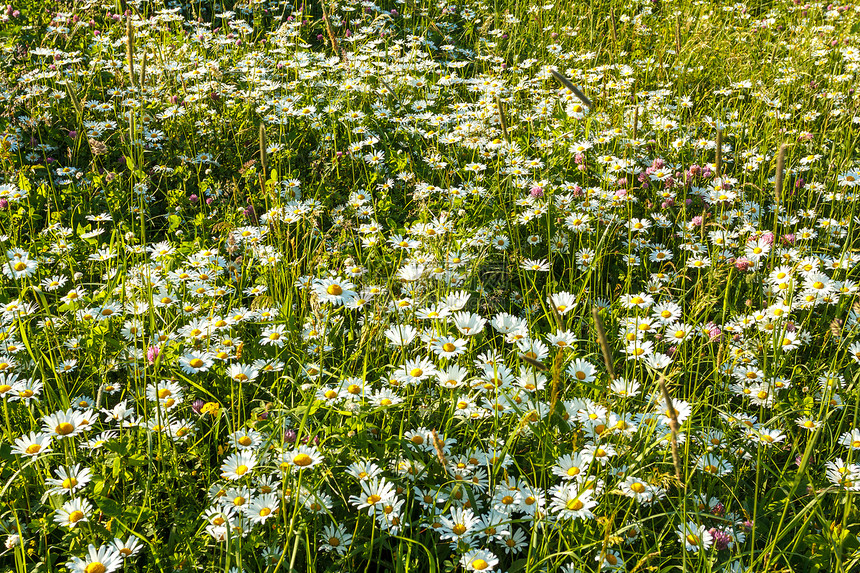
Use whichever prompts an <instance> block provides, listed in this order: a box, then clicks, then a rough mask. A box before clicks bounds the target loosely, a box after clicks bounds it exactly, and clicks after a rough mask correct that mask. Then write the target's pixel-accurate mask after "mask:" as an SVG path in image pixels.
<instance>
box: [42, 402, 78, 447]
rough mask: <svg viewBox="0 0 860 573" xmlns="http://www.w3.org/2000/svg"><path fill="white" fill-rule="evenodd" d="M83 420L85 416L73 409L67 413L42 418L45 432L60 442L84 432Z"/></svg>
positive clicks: (57, 413) (56, 413) (55, 413)
mask: <svg viewBox="0 0 860 573" xmlns="http://www.w3.org/2000/svg"><path fill="white" fill-rule="evenodd" d="M83 419H84V416H83V414H82V413H81V412H78V411H76V410H74V409H72V408H69V409H68V410H66V411H65V412H54V413H53V414H48V415H47V416H45V417H43V418H42V424H43V430H44V432H45V433H47V434H49V435H51V436H52V437H55V438H57V439H60V440H62V439H63V438H71V437H74V436H77V435H78V434H80V433H81V432H82V431H83V430H84V426H83V425H82V422H83Z"/></svg>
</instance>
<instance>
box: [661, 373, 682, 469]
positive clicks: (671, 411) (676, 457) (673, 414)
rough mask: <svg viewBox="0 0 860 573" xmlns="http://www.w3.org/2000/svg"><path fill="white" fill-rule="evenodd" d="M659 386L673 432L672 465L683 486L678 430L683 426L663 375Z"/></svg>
mask: <svg viewBox="0 0 860 573" xmlns="http://www.w3.org/2000/svg"><path fill="white" fill-rule="evenodd" d="M658 384H659V385H660V392H661V393H662V394H663V401H664V402H666V413H667V414H668V415H669V429H670V430H671V431H672V437H671V443H672V464H673V465H674V466H675V477H676V478H677V479H678V483H680V484H683V483H684V480H683V478H682V477H681V456H680V454H679V453H678V430H680V429H681V425H680V424H678V411H677V410H675V406H674V405H673V404H672V397H671V396H670V395H669V390H668V389H667V388H666V379H665V378H663V375H662V374H661V375H660V380H659V381H658Z"/></svg>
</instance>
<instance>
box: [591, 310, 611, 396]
mask: <svg viewBox="0 0 860 573" xmlns="http://www.w3.org/2000/svg"><path fill="white" fill-rule="evenodd" d="M591 316H592V317H594V327H595V329H596V330H597V342H598V343H600V352H601V353H603V363H604V364H606V371H607V372H608V373H609V379H610V380H611V381H613V382H615V368H614V367H613V366H612V354H611V351H610V350H609V340H607V338H606V331H605V330H603V321H602V320H601V319H600V311H599V310H598V309H597V307H593V308H592V309H591Z"/></svg>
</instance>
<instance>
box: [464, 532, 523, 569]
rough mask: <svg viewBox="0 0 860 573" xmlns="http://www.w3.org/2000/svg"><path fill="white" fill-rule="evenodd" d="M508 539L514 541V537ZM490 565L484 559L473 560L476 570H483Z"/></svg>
mask: <svg viewBox="0 0 860 573" xmlns="http://www.w3.org/2000/svg"><path fill="white" fill-rule="evenodd" d="M508 541H513V539H509V540H508ZM489 566H490V564H489V563H487V562H486V561H484V560H483V559H475V560H474V561H472V569H474V570H475V571H483V570H484V569H486V568H487V567H489Z"/></svg>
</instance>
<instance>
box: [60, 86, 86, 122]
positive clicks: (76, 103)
mask: <svg viewBox="0 0 860 573" xmlns="http://www.w3.org/2000/svg"><path fill="white" fill-rule="evenodd" d="M65 85H66V93H68V94H69V98H70V99H71V100H72V107H74V108H75V113H77V114H78V120H79V121H80V118H82V117H83V116H84V108H83V106H81V100H79V99H78V96H77V94H76V93H75V89H74V88H73V87H72V81H71V80H66V84H65Z"/></svg>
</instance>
